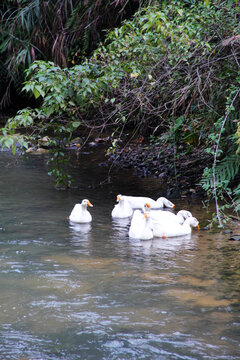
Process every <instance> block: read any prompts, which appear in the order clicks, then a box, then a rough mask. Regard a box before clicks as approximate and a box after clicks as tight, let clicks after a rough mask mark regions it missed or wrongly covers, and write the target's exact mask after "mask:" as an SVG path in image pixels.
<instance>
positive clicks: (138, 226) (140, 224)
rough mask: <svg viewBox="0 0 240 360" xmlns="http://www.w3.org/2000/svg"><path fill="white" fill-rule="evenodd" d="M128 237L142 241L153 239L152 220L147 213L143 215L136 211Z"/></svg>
mask: <svg viewBox="0 0 240 360" xmlns="http://www.w3.org/2000/svg"><path fill="white" fill-rule="evenodd" d="M128 235H129V237H130V238H134V239H140V240H150V239H152V238H153V231H152V225H151V218H150V216H149V214H148V213H147V212H145V213H144V214H143V213H142V212H141V211H140V210H135V211H134V214H133V217H132V221H131V225H130V228H129V232H128Z"/></svg>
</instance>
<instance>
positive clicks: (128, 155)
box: [107, 143, 212, 197]
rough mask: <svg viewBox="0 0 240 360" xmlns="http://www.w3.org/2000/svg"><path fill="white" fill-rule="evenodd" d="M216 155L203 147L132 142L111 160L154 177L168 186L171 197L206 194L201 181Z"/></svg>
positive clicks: (140, 174)
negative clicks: (175, 147) (190, 147)
mask: <svg viewBox="0 0 240 360" xmlns="http://www.w3.org/2000/svg"><path fill="white" fill-rule="evenodd" d="M211 161H212V158H211V156H210V155H209V154H207V153H206V152H205V151H204V150H203V149H199V148H192V149H188V148H184V147H181V148H180V149H178V152H177V153H176V151H175V149H174V148H172V147H169V146H162V145H159V144H157V145H151V144H146V143H132V144H130V145H129V146H124V147H119V148H116V149H115V151H114V152H113V153H110V154H109V155H108V161H107V162H108V163H111V164H112V166H115V167H120V168H133V171H134V174H135V175H136V176H139V177H148V176H153V177H155V178H158V179H159V181H160V182H161V183H162V184H163V185H164V187H165V188H166V191H167V195H168V196H170V197H171V196H172V197H176V196H179V195H188V196H198V197H204V194H205V192H204V190H203V189H202V186H201V184H200V181H201V178H202V174H203V170H204V168H205V167H206V166H211Z"/></svg>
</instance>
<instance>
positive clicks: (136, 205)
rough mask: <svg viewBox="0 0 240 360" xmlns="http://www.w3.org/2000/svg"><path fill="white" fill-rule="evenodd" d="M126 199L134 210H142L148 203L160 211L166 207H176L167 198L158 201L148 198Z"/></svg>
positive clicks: (133, 197) (129, 197)
mask: <svg viewBox="0 0 240 360" xmlns="http://www.w3.org/2000/svg"><path fill="white" fill-rule="evenodd" d="M125 197H126V199H127V200H128V202H129V204H130V206H131V207H132V209H142V208H143V207H144V205H145V204H146V203H148V204H149V205H150V206H151V208H152V209H158V208H162V207H164V206H166V207H169V208H174V207H175V205H174V204H173V203H172V202H171V201H169V200H168V199H166V198H165V197H160V198H158V199H157V200H156V201H155V200H153V199H151V198H149V197H146V196H125Z"/></svg>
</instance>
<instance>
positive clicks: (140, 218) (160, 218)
mask: <svg viewBox="0 0 240 360" xmlns="http://www.w3.org/2000/svg"><path fill="white" fill-rule="evenodd" d="M92 206H93V205H92V204H91V202H90V201H89V200H88V199H84V200H83V201H82V202H81V204H76V205H75V206H74V208H73V210H72V212H71V214H70V216H69V220H70V221H71V222H74V223H90V222H91V221H92V215H91V214H90V212H89V211H88V209H87V208H88V207H92ZM163 207H168V208H175V205H174V204H173V203H172V202H171V201H169V200H168V199H166V198H164V197H160V198H158V199H157V200H153V199H151V198H149V197H144V196H126V195H118V196H117V204H116V205H115V206H114V208H113V210H112V213H111V215H112V217H113V218H118V219H123V218H129V219H130V221H131V223H130V227H129V232H128V234H129V237H130V238H135V239H140V240H150V239H153V238H154V237H158V238H159V237H160V238H166V237H175V236H183V235H187V234H190V233H191V231H192V227H196V228H198V229H199V222H198V220H197V219H196V218H195V217H193V216H192V214H191V212H190V211H187V210H180V211H179V212H178V213H177V214H174V213H172V212H169V211H163V210H159V209H160V208H163Z"/></svg>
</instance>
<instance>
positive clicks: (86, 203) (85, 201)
mask: <svg viewBox="0 0 240 360" xmlns="http://www.w3.org/2000/svg"><path fill="white" fill-rule="evenodd" d="M82 205H83V207H86V208H87V207H88V206H89V207H93V205H92V204H91V203H90V201H89V200H88V199H84V200H83V201H82Z"/></svg>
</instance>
